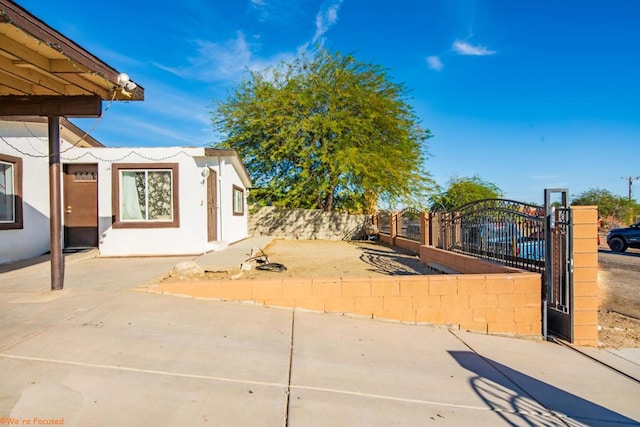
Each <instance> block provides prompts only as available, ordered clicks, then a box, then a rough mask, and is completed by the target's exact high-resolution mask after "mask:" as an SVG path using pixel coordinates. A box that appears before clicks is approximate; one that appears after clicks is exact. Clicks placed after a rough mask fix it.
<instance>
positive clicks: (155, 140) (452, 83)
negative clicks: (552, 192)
mask: <svg viewBox="0 0 640 427" xmlns="http://www.w3.org/2000/svg"><path fill="white" fill-rule="evenodd" d="M18 3H19V4H20V5H21V6H23V7H24V8H26V9H27V10H29V11H30V12H31V13H33V14H35V15H36V16H38V17H39V18H40V19H42V20H43V21H44V22H46V23H47V24H49V25H50V26H52V27H53V28H55V29H57V30H58V31H60V32H61V33H63V34H64V35H66V36H67V37H69V38H71V39H72V40H74V41H75V42H76V43H78V44H79V45H81V46H82V47H84V48H86V49H88V50H89V51H91V52H93V53H94V54H96V55H97V56H98V57H99V58H101V59H102V60H104V61H105V62H107V63H108V64H109V65H111V66H113V67H114V68H116V69H117V70H119V71H121V72H126V73H128V74H129V75H130V76H131V78H132V80H134V81H136V82H138V83H139V84H140V85H141V86H143V87H144V88H145V101H143V102H131V103H120V102H116V103H113V104H112V105H110V106H108V105H107V104H106V103H105V107H107V106H108V107H109V109H108V110H107V111H106V112H105V113H104V115H103V118H102V119H100V122H99V123H97V126H96V127H95V130H94V131H93V133H92V134H93V136H94V137H96V138H97V139H98V140H99V141H101V142H102V143H103V144H105V145H107V146H175V145H189V146H208V145H210V144H211V143H215V142H216V141H218V140H219V136H217V135H215V134H214V132H213V129H212V127H211V124H210V110H211V104H212V101H213V100H214V99H224V98H226V96H227V94H228V93H229V91H230V89H231V88H233V87H234V85H235V84H237V83H238V82H239V81H240V79H241V77H242V76H243V74H244V73H245V70H246V69H251V70H260V69H263V68H264V67H266V66H270V65H275V64H278V63H279V62H280V61H282V60H287V59H291V58H293V57H295V56H296V55H297V54H299V53H300V52H304V51H306V50H310V49H311V48H313V46H314V45H315V44H321V45H323V46H325V47H326V48H329V49H332V50H339V51H341V52H343V53H352V54H354V55H355V56H356V57H357V58H358V59H359V60H361V61H364V62H370V63H375V64H379V65H381V66H383V67H385V68H387V69H388V72H389V75H390V76H391V77H392V79H393V80H394V81H396V82H401V83H404V85H405V86H406V87H407V88H408V89H409V90H410V96H411V99H410V102H411V104H412V105H413V107H414V109H415V111H416V113H417V115H418V116H419V117H420V119H421V124H422V126H423V127H425V128H428V129H430V130H431V131H432V133H433V135H434V137H433V138H432V139H431V140H429V147H428V151H429V153H430V157H429V158H428V160H427V161H426V169H427V170H429V171H431V173H432V175H433V177H434V178H435V180H436V181H437V182H438V183H439V184H441V185H446V183H447V181H448V180H449V179H450V178H451V177H455V176H472V175H479V176H480V177H481V178H482V179H484V180H487V181H490V182H493V183H495V184H497V185H498V186H499V187H500V188H501V189H502V190H503V191H504V193H505V196H506V197H507V198H511V199H516V200H521V201H527V202H533V203H542V201H543V200H542V198H543V189H544V188H568V189H569V192H570V194H571V195H577V194H579V193H581V192H583V191H586V190H588V189H592V188H603V189H607V190H609V191H611V192H612V193H614V194H616V195H621V196H626V195H627V192H628V180H627V179H626V178H624V177H629V176H632V177H634V178H635V177H638V176H640V50H639V46H640V25H638V22H640V2H638V1H636V0H610V1H606V2H605V1H600V0H598V1H596V0H581V1H575V0H562V1H557V0H540V1H535V2H532V1H525V0H511V1H501V0H493V1H491V0H486V1H480V0H477V1H474V0H398V1H395V2H389V1H382V0H327V1H323V0H232V1H207V0H183V1H181V2H167V1H164V0H157V1H155V2H142V1H139V2H136V1H129V2H123V1H118V0H116V1H111V2H108V3H100V4H97V3H93V2H87V1H79V0H68V1H63V2H56V3H55V7H52V4H53V3H51V2H47V1H42V0H18ZM74 122H75V123H76V124H78V125H79V126H81V127H82V128H83V129H85V130H89V129H91V128H92V127H93V126H94V124H95V123H94V121H93V120H88V119H83V120H74ZM633 183H634V186H633V189H634V194H633V195H634V198H635V199H636V200H640V179H638V180H637V181H633Z"/></svg>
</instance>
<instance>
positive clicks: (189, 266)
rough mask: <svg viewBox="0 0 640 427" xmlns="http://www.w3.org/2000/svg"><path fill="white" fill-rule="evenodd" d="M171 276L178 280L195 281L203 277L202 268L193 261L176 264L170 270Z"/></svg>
mask: <svg viewBox="0 0 640 427" xmlns="http://www.w3.org/2000/svg"><path fill="white" fill-rule="evenodd" d="M171 274H172V275H173V276H175V277H177V278H178V279H181V280H183V279H195V278H201V277H204V276H205V271H204V268H202V267H201V266H199V265H198V264H196V263H195V262H193V261H184V262H181V263H178V264H176V265H175V266H174V267H173V270H171Z"/></svg>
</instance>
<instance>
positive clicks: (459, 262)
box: [420, 246, 522, 274]
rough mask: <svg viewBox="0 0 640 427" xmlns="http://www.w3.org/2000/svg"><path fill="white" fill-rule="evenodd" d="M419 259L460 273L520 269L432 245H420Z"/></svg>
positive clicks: (485, 272)
mask: <svg viewBox="0 0 640 427" xmlns="http://www.w3.org/2000/svg"><path fill="white" fill-rule="evenodd" d="M420 261H421V262H423V263H424V264H430V263H436V264H440V265H443V266H445V267H449V268H451V269H453V270H455V271H458V272H460V273H462V274H497V273H520V272H522V270H520V269H518V268H513V267H507V266H505V265H502V264H498V263H493V262H490V261H486V260H483V259H479V258H475V257H472V256H468V255H463V254H458V253H455V252H451V251H445V250H444V249H438V248H436V247H433V246H420Z"/></svg>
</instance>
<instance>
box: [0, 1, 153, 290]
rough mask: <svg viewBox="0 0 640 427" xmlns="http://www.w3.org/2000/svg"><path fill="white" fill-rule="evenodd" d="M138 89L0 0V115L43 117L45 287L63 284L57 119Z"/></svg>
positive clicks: (98, 109)
mask: <svg viewBox="0 0 640 427" xmlns="http://www.w3.org/2000/svg"><path fill="white" fill-rule="evenodd" d="M143 99H144V89H143V88H142V87H140V86H138V85H137V84H135V83H133V82H132V81H131V80H130V79H129V76H127V75H126V74H124V73H119V72H118V71H116V70H115V69H114V68H113V67H110V66H109V65H107V64H106V63H104V62H103V61H102V60H100V59H98V58H97V57H96V56H95V55H93V54H92V53H90V52H88V51H86V50H85V49H83V48H82V47H80V46H79V45H77V44H76V43H75V42H73V41H72V40H70V39H68V38H67V37H65V36H63V35H62V34H60V33H59V32H58V31H56V30H54V29H53V28H51V27H49V26H48V25H47V24H45V23H44V22H42V21H41V20H40V19H38V18H36V17H35V16H33V15H32V14H31V13H29V12H27V11H26V10H25V9H23V8H22V7H20V6H19V5H17V4H16V3H14V2H13V1H10V0H0V116H3V117H6V116H40V117H45V116H46V117H47V124H48V137H49V194H50V200H49V212H50V239H51V289H52V290H60V289H62V288H63V284H64V263H63V258H62V201H61V188H62V187H61V174H62V169H61V164H60V119H61V118H63V119H64V118H65V117H101V116H102V101H142V100H143Z"/></svg>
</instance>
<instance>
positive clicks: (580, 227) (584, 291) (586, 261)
mask: <svg viewBox="0 0 640 427" xmlns="http://www.w3.org/2000/svg"><path fill="white" fill-rule="evenodd" d="M571 209H572V211H573V281H574V282H573V284H574V288H573V299H574V301H573V304H574V305H573V307H574V326H573V330H574V344H576V345H584V346H594V347H595V346H597V345H598V300H599V298H598V207H597V206H572V207H571Z"/></svg>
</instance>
